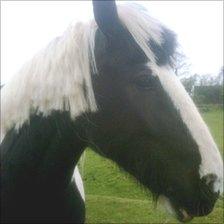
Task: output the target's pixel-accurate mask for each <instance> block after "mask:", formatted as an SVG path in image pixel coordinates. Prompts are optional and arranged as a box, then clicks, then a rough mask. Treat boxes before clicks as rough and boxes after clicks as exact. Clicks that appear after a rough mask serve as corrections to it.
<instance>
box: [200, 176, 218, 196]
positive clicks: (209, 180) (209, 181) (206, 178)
mask: <svg viewBox="0 0 224 224" xmlns="http://www.w3.org/2000/svg"><path fill="white" fill-rule="evenodd" d="M217 180H218V176H217V175H216V174H207V175H206V176H204V177H202V181H203V182H204V183H205V184H206V185H207V186H208V187H209V189H210V190H211V191H212V192H213V191H214V184H215V182H216V181H217Z"/></svg>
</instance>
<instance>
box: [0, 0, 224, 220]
mask: <svg viewBox="0 0 224 224" xmlns="http://www.w3.org/2000/svg"><path fill="white" fill-rule="evenodd" d="M93 9H94V16H95V21H90V22H89V23H77V24H76V25H74V26H71V27H69V28H68V29H67V31H66V32H65V33H64V35H63V36H61V37H59V38H57V39H55V40H53V41H52V42H51V43H50V44H49V45H48V47H47V48H46V49H44V50H42V51H41V52H39V53H38V54H37V55H36V56H34V58H33V59H32V60H31V61H29V62H28V63H26V64H25V65H24V66H23V68H22V69H21V70H20V71H19V72H18V74H17V75H16V76H15V77H14V79H13V80H12V81H11V82H9V83H7V84H6V85H5V86H4V87H3V89H2V93H1V94H2V96H1V97H2V98H1V103H2V113H1V116H2V117H1V121H2V123H1V128H2V143H1V147H2V149H1V154H2V168H1V174H2V176H1V177H2V179H1V181H2V184H1V191H2V221H3V222H6V223H8V222H14V223H15V222H20V223H35V222H36V223H41V222H42V223H83V222H84V219H85V205H84V200H83V197H84V196H83V189H81V188H82V183H81V179H80V176H79V173H78V170H77V168H76V170H75V173H76V175H75V180H76V181H74V179H73V178H72V176H73V172H74V169H75V167H76V165H77V162H78V160H79V158H80V156H81V154H82V152H83V151H84V149H85V148H86V147H87V146H90V147H92V148H93V149H94V150H95V151H96V152H97V153H99V154H100V155H103V156H104V157H106V158H109V159H111V160H113V161H114V162H116V163H117V164H118V165H119V166H120V167H122V168H123V169H124V170H125V171H126V172H128V173H129V174H131V175H132V176H133V177H135V178H136V179H137V181H138V182H139V183H141V184H142V185H143V186H144V187H146V188H148V189H150V190H151V191H152V193H153V194H155V196H157V197H159V198H162V199H163V200H165V202H166V204H169V206H170V209H171V210H172V211H173V212H174V214H176V216H177V218H178V219H179V220H181V221H187V220H190V219H191V218H193V217H194V216H203V215H207V214H208V213H210V212H211V211H212V209H213V207H214V204H215V202H216V200H217V198H218V196H219V194H220V193H222V187H223V162H222V158H221V156H220V153H219V150H218V149H217V146H216V144H215V143H214V140H213V138H212V136H211V134H210V132H209V130H208V128H207V126H206V125H205V123H204V121H203V120H202V118H201V116H200V114H199V112H198V110H197V109H196V107H195V105H194V103H193V102H192V100H191V98H190V97H189V96H188V94H187V93H186V91H185V90H184V88H183V86H182V85H181V83H180V82H179V80H178V78H177V77H176V76H175V75H174V73H173V70H172V59H173V55H174V52H175V47H176V40H175V35H174V34H173V32H171V31H170V30H169V29H167V28H166V27H164V26H163V25H162V24H161V23H159V22H158V21H157V20H155V19H153V18H151V17H150V16H149V15H148V13H147V11H146V10H144V9H143V8H140V7H137V6H136V5H131V4H127V5H121V6H118V7H116V5H115V2H114V1H93ZM78 183H79V184H81V185H80V186H79V187H77V184H78ZM80 192H81V193H80ZM81 195H82V196H81Z"/></svg>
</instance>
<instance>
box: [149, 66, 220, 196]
mask: <svg viewBox="0 0 224 224" xmlns="http://www.w3.org/2000/svg"><path fill="white" fill-rule="evenodd" d="M148 66H149V67H150V69H151V70H152V72H153V74H154V75H155V76H157V77H158V78H159V80H160V83H161V85H162V86H163V88H164V90H165V91H166V92H167V93H168V95H169V97H170V98H171V100H172V102H173V104H174V106H175V107H176V109H177V110H178V111H179V113H180V115H181V117H182V119H183V122H184V123H185V125H186V126H187V128H188V129H189V132H190V133H191V135H192V137H193V138H194V140H195V142H196V143H197V145H198V149H199V152H200V156H201V164H200V170H199V173H200V177H201V178H202V177H203V176H205V175H207V174H215V175H217V177H218V179H217V181H216V182H215V184H214V191H215V192H220V193H223V160H222V157H221V154H220V152H219V150H218V148H217V146H216V144H215V142H214V140H213V138H212V136H211V134H210V132H209V129H208V127H207V125H206V124H205V122H204V121H203V119H202V117H201V115H200V113H199V112H198V110H197V108H196V106H195V104H194V103H193V101H192V99H191V98H190V96H189V95H188V93H187V92H186V90H185V89H184V87H183V85H182V84H181V82H180V81H179V79H178V78H177V76H176V75H175V74H174V72H173V71H172V69H171V68H170V67H169V66H162V67H159V66H157V65H155V64H152V63H148Z"/></svg>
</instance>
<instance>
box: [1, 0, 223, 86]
mask: <svg viewBox="0 0 224 224" xmlns="http://www.w3.org/2000/svg"><path fill="white" fill-rule="evenodd" d="M137 2H138V3H139V4H143V5H144V6H145V7H147V8H148V10H149V11H150V14H151V15H152V16H154V17H155V18H157V19H159V20H160V21H162V22H163V23H164V24H166V25H167V26H168V27H170V28H171V29H173V30H174V31H175V32H176V33H177V35H178V40H179V42H180V44H181V45H182V47H183V49H184V52H185V54H186V55H187V56H188V57H189V59H190V61H191V63H192V70H193V71H192V72H195V73H199V74H206V73H213V74H217V73H218V71H219V70H220V67H221V66H222V65H223V1H137ZM123 3H124V2H122V4H123ZM92 17H93V14H92V5H91V2H90V1H81V2H79V1H73V2H71V1H67V2H66V1H55V2H54V1H2V2H1V81H2V83H5V82H7V81H8V80H9V78H11V77H12V75H13V74H14V73H15V72H16V71H18V70H19V68H20V67H21V66H22V65H23V64H24V62H25V61H27V60H29V59H30V58H31V57H32V56H33V55H34V54H35V53H36V52H37V51H38V50H40V49H41V48H43V47H44V46H46V45H47V43H48V42H49V41H51V40H52V39H53V38H54V37H56V36H58V35H61V34H62V33H63V31H64V30H65V29H66V28H67V27H68V25H69V24H70V23H71V22H72V21H76V20H82V21H83V20H84V21H87V20H89V19H90V18H92Z"/></svg>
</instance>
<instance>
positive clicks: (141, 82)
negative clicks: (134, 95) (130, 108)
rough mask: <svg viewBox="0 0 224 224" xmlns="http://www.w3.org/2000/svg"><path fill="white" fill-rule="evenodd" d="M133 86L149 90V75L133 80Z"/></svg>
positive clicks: (150, 86)
mask: <svg viewBox="0 0 224 224" xmlns="http://www.w3.org/2000/svg"><path fill="white" fill-rule="evenodd" d="M134 83H135V85H136V86H137V87H138V88H140V89H145V90H147V89H151V88H152V87H153V78H152V76H151V75H148V74H147V75H146V74H144V75H140V76H138V77H137V78H136V79H135V80H134Z"/></svg>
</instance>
